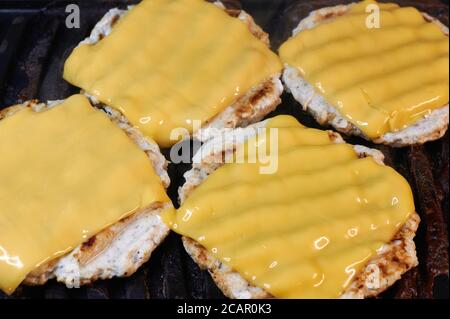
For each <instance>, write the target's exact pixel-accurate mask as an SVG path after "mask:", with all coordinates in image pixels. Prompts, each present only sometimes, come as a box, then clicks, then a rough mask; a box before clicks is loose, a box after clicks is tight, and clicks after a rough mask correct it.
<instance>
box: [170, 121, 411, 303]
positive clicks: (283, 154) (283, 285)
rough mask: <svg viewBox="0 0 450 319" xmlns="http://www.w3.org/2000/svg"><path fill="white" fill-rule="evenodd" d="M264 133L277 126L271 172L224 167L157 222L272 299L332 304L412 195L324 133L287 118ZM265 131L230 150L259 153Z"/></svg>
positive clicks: (400, 181)
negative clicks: (324, 300)
mask: <svg viewBox="0 0 450 319" xmlns="http://www.w3.org/2000/svg"><path fill="white" fill-rule="evenodd" d="M268 127H269V128H278V171H277V172H276V173H275V174H266V175H262V174H260V171H259V168H260V164H259V163H258V162H257V163H254V164H252V163H244V164H237V163H228V164H225V165H223V166H221V167H220V168H218V169H217V170H216V171H214V172H213V173H212V174H211V175H210V176H208V178H207V179H206V180H205V181H204V182H203V183H202V184H201V185H200V186H198V187H197V188H196V189H195V190H194V191H193V193H192V194H191V195H190V196H189V197H188V198H187V200H186V201H185V202H184V203H183V204H182V206H181V207H180V208H179V209H178V210H177V211H176V212H173V211H171V212H167V213H165V214H164V216H163V220H164V221H165V222H166V223H167V224H168V225H170V227H171V228H172V229H173V230H174V231H176V232H178V233H180V234H182V235H184V236H188V237H190V238H192V239H194V240H196V241H198V242H199V243H200V244H201V245H203V246H204V247H205V248H206V249H207V250H209V251H210V252H211V253H212V254H214V256H215V257H217V258H219V259H220V260H221V261H222V262H223V263H225V264H227V265H229V266H230V267H231V268H232V269H234V270H235V271H238V272H239V273H240V274H241V275H242V276H243V277H244V278H245V279H246V280H247V281H248V282H250V283H251V284H253V285H256V286H258V287H261V288H263V289H265V290H266V291H268V292H269V293H270V294H272V295H273V296H275V297H279V298H335V297H339V296H340V294H341V293H342V292H343V290H344V289H345V288H346V287H347V286H348V285H349V283H350V282H351V280H352V279H353V278H354V277H355V276H356V275H357V274H358V272H359V271H360V270H361V269H362V267H363V266H364V265H365V264H366V262H367V261H368V260H369V259H370V258H371V257H372V256H374V254H375V253H376V251H377V250H378V249H380V248H381V247H382V246H383V245H384V244H386V243H388V242H389V241H391V239H392V238H393V236H394V234H395V233H396V232H397V231H398V230H399V228H400V227H401V226H402V225H403V224H404V222H405V221H406V220H407V218H408V217H409V216H410V214H411V213H412V212H414V202H413V197H412V193H411V189H410V187H409V185H408V183H407V182H406V181H405V179H404V178H403V177H402V176H401V175H399V174H398V173H397V172H395V171H394V170H393V169H392V168H390V167H388V166H384V165H380V164H377V163H376V162H375V161H374V159H373V158H372V157H368V158H359V157H358V155H357V154H356V153H355V151H354V149H353V146H352V145H349V144H335V143H333V142H332V141H331V140H330V137H329V135H328V133H327V132H325V131H320V130H316V129H310V128H306V127H303V126H302V125H300V124H299V123H298V122H296V120H295V119H293V118H292V117H289V116H279V117H275V118H273V119H271V120H270V121H269V123H268ZM270 134H273V133H271V132H270V131H268V132H266V133H261V134H259V135H257V136H256V137H255V138H251V139H250V140H249V141H248V142H246V143H245V144H244V145H241V146H239V148H238V151H239V152H241V154H250V153H248V152H249V149H248V146H249V145H256V146H257V152H259V151H260V148H262V150H263V152H265V151H266V150H267V148H266V147H267V143H268V142H269V143H271V142H270V138H269V135H270ZM242 147H243V148H244V150H242V149H240V148H242Z"/></svg>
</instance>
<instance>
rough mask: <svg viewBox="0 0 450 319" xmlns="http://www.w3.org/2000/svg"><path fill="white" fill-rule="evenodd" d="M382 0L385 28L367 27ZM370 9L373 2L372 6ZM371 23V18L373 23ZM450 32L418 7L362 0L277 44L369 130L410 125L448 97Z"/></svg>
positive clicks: (337, 105) (372, 132)
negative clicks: (449, 35)
mask: <svg viewBox="0 0 450 319" xmlns="http://www.w3.org/2000/svg"><path fill="white" fill-rule="evenodd" d="M374 4H377V5H379V6H380V9H381V11H380V16H379V17H380V19H379V22H380V25H379V28H368V27H367V25H366V20H369V22H371V16H370V14H372V15H373V13H372V12H370V13H366V8H367V6H368V5H374ZM368 8H369V9H370V8H371V7H368ZM369 25H370V24H369ZM448 50H449V42H448V36H446V35H445V34H444V33H443V31H442V30H441V29H440V28H439V26H437V25H436V24H435V23H431V22H427V21H425V19H424V18H423V16H422V14H421V13H420V12H419V11H418V10H417V9H415V8H411V7H405V8H400V7H398V6H397V5H394V4H378V3H377V2H375V1H363V2H360V3H358V4H356V5H354V6H353V7H352V8H351V9H350V11H349V12H348V13H346V14H344V15H343V16H341V17H338V18H336V19H334V20H333V21H331V22H329V23H322V24H319V25H317V26H316V27H314V28H313V29H310V30H305V31H302V32H300V33H298V34H297V35H296V36H294V37H292V38H291V39H289V40H288V41H287V42H285V43H284V44H283V45H282V46H281V48H280V50H279V52H280V57H281V59H282V61H283V62H284V63H287V64H289V65H291V66H294V67H297V68H298V69H299V71H300V74H301V76H302V77H303V78H304V79H306V80H307V81H308V82H309V83H311V84H312V85H313V86H314V87H315V89H316V90H317V92H318V93H320V94H322V95H323V96H324V97H325V98H326V100H327V101H328V102H329V103H330V104H331V105H333V106H334V107H335V108H336V109H337V110H338V111H339V112H340V113H341V114H342V115H343V116H344V117H345V118H346V119H347V120H349V121H350V122H351V123H352V124H354V125H355V126H357V127H358V128H359V129H360V130H361V131H362V132H363V133H364V135H366V136H367V137H369V138H372V139H375V138H377V137H380V136H382V135H383V134H385V133H387V132H395V131H398V130H401V129H404V128H406V127H408V126H410V125H412V124H414V123H415V122H417V121H418V120H419V119H422V118H423V117H424V116H426V115H428V114H430V113H431V111H432V110H434V109H436V108H440V107H443V106H444V105H446V104H448V99H449V98H448V87H449V73H448V69H449V51H448Z"/></svg>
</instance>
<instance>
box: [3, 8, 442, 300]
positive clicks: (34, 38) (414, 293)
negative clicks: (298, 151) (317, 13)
mask: <svg viewBox="0 0 450 319" xmlns="http://www.w3.org/2000/svg"><path fill="white" fill-rule="evenodd" d="M135 2H137V1H127V0H112V1H108V0H98V1H89V0H86V1H52V2H49V1H40V0H32V1H18V0H16V1H2V2H1V3H0V106H1V107H6V106H9V105H12V104H15V103H19V102H23V101H25V100H28V99H33V98H39V99H41V100H43V101H45V100H49V99H62V98H65V97H67V96H69V95H71V94H74V93H76V92H77V91H78V89H77V88H75V87H73V86H71V85H69V84H68V83H67V82H65V81H64V80H62V77H61V74H62V67H63V63H64V61H65V59H66V57H67V56H68V54H69V53H70V52H71V50H72V49H73V47H74V46H75V45H76V44H77V43H78V42H80V41H81V40H82V39H84V38H85V37H86V36H87V35H88V34H89V32H90V30H91V29H92V27H93V26H94V24H95V23H96V22H97V21H98V20H99V19H100V18H101V17H102V16H103V14H104V13H105V12H106V11H107V10H108V9H110V8H113V7H116V6H122V7H124V6H126V5H128V4H131V3H135ZM224 2H225V3H227V5H229V6H232V7H234V8H240V7H241V4H240V3H239V2H238V0H228V1H224ZM342 2H349V1H337V0H316V1H306V0H278V1H277V0H242V1H241V3H242V7H243V8H244V9H245V10H246V11H248V12H249V13H250V14H251V15H252V16H253V17H254V18H255V19H256V21H257V23H258V24H260V25H261V26H262V27H263V28H264V29H265V30H266V31H267V32H269V33H270V35H271V42H272V45H273V47H274V48H277V47H278V46H279V45H280V44H281V43H282V42H283V41H284V40H285V39H287V37H288V36H289V35H290V32H291V30H292V28H293V27H294V26H296V24H297V23H298V21H299V20H300V19H301V18H303V17H305V16H306V15H307V14H308V13H309V12H310V11H311V10H314V9H318V8H320V7H324V6H330V5H335V4H338V3H342ZM398 2H400V3H401V4H402V5H413V6H416V7H417V8H419V9H421V10H423V11H425V12H428V13H429V14H431V15H433V16H435V17H437V18H439V19H440V20H441V21H442V22H443V23H445V24H446V25H448V1H439V0H431V1H419V0H417V1H398ZM67 3H78V4H79V5H80V9H81V28H80V29H67V28H66V27H65V24H64V21H65V18H66V13H65V6H66V4H67ZM282 98H283V104H282V105H281V106H280V107H279V108H278V109H277V110H276V111H275V112H274V114H275V113H276V114H282V113H283V114H292V115H294V116H296V117H297V118H298V119H299V120H300V121H301V122H302V123H304V124H306V125H308V126H312V127H317V124H316V123H315V122H314V120H312V119H311V117H309V116H308V115H306V114H305V113H303V112H302V111H301V110H300V108H299V106H298V104H297V103H296V102H295V101H294V100H293V98H292V97H291V96H290V95H288V94H284V95H283V97H282ZM1 107H0V108H1ZM349 141H350V142H352V143H359V144H365V145H368V146H371V147H373V145H371V144H370V143H367V142H365V141H363V140H361V139H358V138H350V139H349ZM375 147H376V148H378V149H380V150H381V151H382V152H383V153H384V154H385V156H386V163H387V164H388V165H391V166H393V167H394V168H396V169H397V170H398V171H399V172H400V173H401V174H403V175H404V176H405V177H406V178H407V179H408V181H409V182H410V184H411V186H412V187H413V189H414V195H415V199H416V207H417V210H418V212H419V214H420V216H421V218H422V223H421V224H420V228H419V231H418V234H417V237H416V244H417V249H418V254H419V260H420V265H419V267H417V268H415V269H413V270H412V271H410V272H408V273H407V274H406V275H405V276H403V278H402V279H401V280H400V281H399V282H397V283H396V284H395V285H394V286H393V287H392V288H390V289H389V290H388V291H386V292H385V293H383V294H382V296H381V297H384V298H432V297H435V298H448V295H449V287H448V267H449V261H448V214H449V210H448V200H449V199H448V165H449V164H448V133H447V134H446V135H445V137H444V138H442V139H441V140H439V141H436V142H432V143H428V144H426V145H425V146H417V147H410V148H404V149H391V148H389V147H385V146H375ZM164 152H165V153H166V154H167V153H168V151H167V150H165V151H164ZM0 158H1V154H0ZM187 169H188V166H187V165H177V166H174V165H171V166H170V167H169V174H170V176H171V180H172V185H171V187H170V189H169V193H170V195H171V197H172V199H173V200H174V201H175V200H176V190H177V188H178V186H180V185H181V184H182V183H183V178H182V174H183V173H184V172H185V171H186V170H187ZM3 298H6V296H5V295H4V294H2V293H1V292H0V299H3ZM12 298H90V299H93V298H95V299H98V298H100V299H104V298H223V295H222V294H221V292H220V291H219V290H218V288H217V287H216V286H215V284H214V283H213V281H212V280H211V278H210V276H209V275H208V273H207V272H205V271H201V270H199V268H198V267H197V265H196V264H195V263H194V262H193V261H192V260H191V259H190V257H189V256H188V255H187V254H186V253H185V252H184V249H183V247H182V244H181V241H180V238H179V237H178V236H177V235H175V234H171V235H170V236H169V237H168V238H167V240H166V241H165V242H164V243H163V244H162V245H161V246H160V247H159V248H158V249H157V250H156V251H155V252H154V254H153V256H152V257H151V259H150V261H149V262H148V263H147V264H145V265H144V266H143V267H141V269H139V270H138V272H137V273H136V274H134V275H133V276H131V277H130V278H125V279H112V280H108V281H101V282H97V283H95V284H93V285H90V286H86V287H82V288H80V289H67V288H65V287H64V286H62V285H61V284H57V283H55V282H54V281H52V282H49V283H48V284H47V285H45V286H42V287H19V288H18V289H17V291H16V292H15V293H14V295H13V296H12Z"/></svg>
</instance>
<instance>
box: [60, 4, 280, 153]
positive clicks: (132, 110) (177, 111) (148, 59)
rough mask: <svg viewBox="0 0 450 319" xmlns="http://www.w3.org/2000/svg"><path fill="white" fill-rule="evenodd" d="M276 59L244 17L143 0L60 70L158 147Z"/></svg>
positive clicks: (269, 70)
mask: <svg viewBox="0 0 450 319" xmlns="http://www.w3.org/2000/svg"><path fill="white" fill-rule="evenodd" d="M281 68H282V65H281V62H280V61H279V58H278V57H277V55H275V54H274V53H273V52H271V51H270V50H269V49H268V48H267V47H266V46H265V44H264V43H263V42H261V41H259V40H258V39H257V38H256V37H254V36H253V35H252V34H251V33H250V31H249V30H248V28H247V26H246V25H245V23H243V22H242V21H240V20H239V19H236V18H232V17H230V16H229V15H228V14H227V13H226V12H225V11H224V10H222V9H220V8H218V7H216V6H215V5H213V4H211V3H207V2H205V1H203V0H144V1H142V2H141V3H140V4H138V5H137V6H136V7H135V8H133V9H131V10H130V11H128V12H127V13H126V14H125V16H124V17H123V18H121V19H120V20H119V21H118V22H117V24H116V25H115V26H114V28H113V30H112V32H111V34H110V35H108V36H107V37H106V38H104V39H103V40H101V41H100V42H98V43H96V44H94V45H90V44H82V45H80V46H79V47H77V48H76V49H75V50H74V51H73V53H72V54H71V55H70V56H69V58H68V59H67V61H66V63H65V66H64V78H65V79H66V80H67V81H69V82H70V83H72V84H74V85H76V86H79V87H81V88H83V89H84V90H85V91H87V92H88V93H90V94H92V95H93V96H95V97H96V98H97V99H98V100H99V101H101V102H103V103H105V104H108V105H110V106H112V107H115V108H117V109H119V110H120V111H121V112H122V113H123V114H124V115H126V117H127V118H128V119H129V120H130V121H131V122H132V123H133V124H134V125H135V126H137V127H139V129H140V130H142V131H143V132H145V133H146V134H147V135H149V136H150V137H152V138H153V139H155V141H156V142H157V143H158V144H159V145H161V146H164V147H167V146H170V145H172V144H175V143H176V142H177V141H178V140H177V139H173V140H172V139H171V138H170V133H171V132H172V130H173V129H174V128H185V129H186V130H188V131H189V132H192V129H193V128H192V126H193V121H194V120H199V121H202V123H203V124H204V123H205V121H208V120H210V119H211V118H212V117H214V116H215V115H216V114H218V113H220V112H221V111H222V110H223V109H224V108H225V107H227V106H229V105H231V104H232V103H233V102H234V101H235V100H236V99H237V98H239V97H240V96H242V95H243V94H245V93H247V91H249V90H250V89H251V88H252V87H253V86H255V85H258V84H260V83H262V82H263V81H264V80H266V79H268V78H269V77H271V76H273V75H275V74H277V73H279V72H280V70H281Z"/></svg>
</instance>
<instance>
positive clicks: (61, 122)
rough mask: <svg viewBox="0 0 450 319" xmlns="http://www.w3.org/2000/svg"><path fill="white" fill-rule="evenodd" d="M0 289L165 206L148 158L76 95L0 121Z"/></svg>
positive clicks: (11, 286)
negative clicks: (143, 211) (136, 215)
mask: <svg viewBox="0 0 450 319" xmlns="http://www.w3.org/2000/svg"><path fill="white" fill-rule="evenodd" d="M0 136H1V140H0V154H1V165H0V181H1V185H0V203H1V207H0V288H1V289H2V290H3V291H5V292H7V293H11V292H13V291H14V289H15V288H16V287H17V286H18V285H19V284H20V283H21V282H22V280H23V279H24V278H25V276H26V275H27V274H28V273H29V272H30V271H32V270H33V269H34V268H35V267H37V266H39V265H40V264H42V263H45V262H47V261H49V260H51V259H53V258H55V257H58V256H61V255H63V254H65V253H67V252H69V251H70V250H72V249H73V248H75V247H77V246H78V245H80V244H81V243H82V242H84V241H85V240H86V239H87V238H89V237H91V236H92V235H94V234H96V233H97V232H99V231H100V230H102V229H104V228H105V227H107V226H109V225H111V224H113V223H115V222H117V221H118V220H120V219H121V218H123V217H125V216H127V215H129V214H131V213H133V212H135V211H136V210H138V209H140V208H143V207H146V206H148V205H149V204H151V203H154V202H168V201H169V199H168V197H167V195H166V194H165V191H164V188H163V186H162V184H161V181H160V179H159V177H158V176H157V175H156V173H155V172H154V170H153V167H152V165H151V163H150V161H149V159H148V158H147V156H146V155H145V153H144V152H142V151H141V150H140V149H139V148H138V147H137V146H136V145H135V144H134V143H133V142H132V141H131V140H130V139H129V138H128V137H127V136H126V134H125V133H124V132H123V131H122V130H121V129H120V128H119V127H117V126H116V125H115V124H114V123H112V122H111V121H110V120H109V119H108V118H107V117H106V116H105V115H104V114H103V112H101V111H99V110H96V109H94V108H92V107H91V106H90V104H89V102H88V101H87V99H86V98H85V97H83V96H81V95H75V96H72V97H70V98H69V99H67V100H66V101H65V102H63V103H62V104H61V105H58V106H56V107H54V108H52V109H49V110H46V111H43V112H39V113H37V112H35V111H33V110H31V109H29V108H27V109H25V110H22V111H20V112H18V113H16V114H14V115H13V116H11V117H8V118H5V119H3V120H1V121H0Z"/></svg>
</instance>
